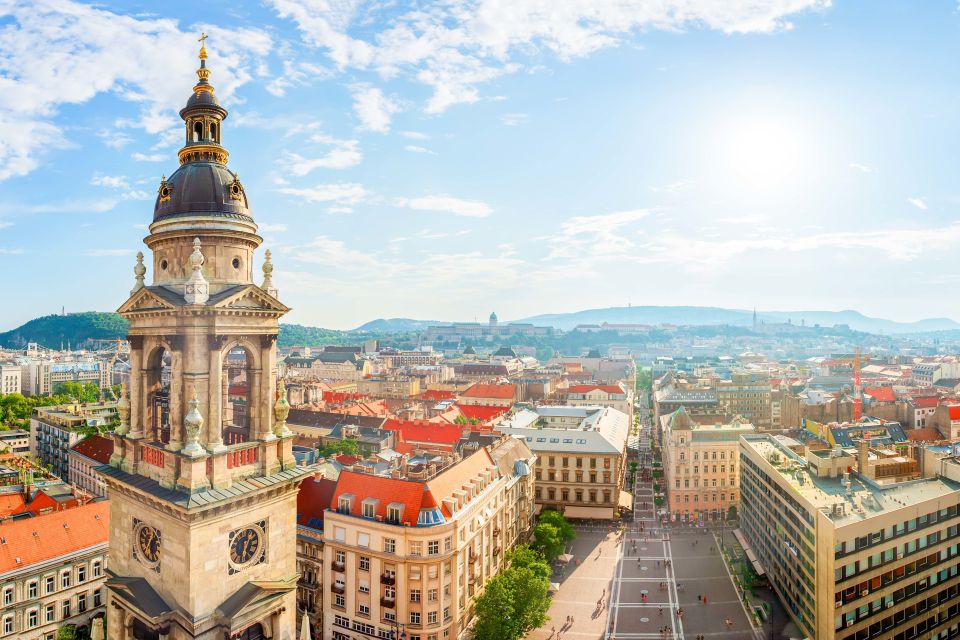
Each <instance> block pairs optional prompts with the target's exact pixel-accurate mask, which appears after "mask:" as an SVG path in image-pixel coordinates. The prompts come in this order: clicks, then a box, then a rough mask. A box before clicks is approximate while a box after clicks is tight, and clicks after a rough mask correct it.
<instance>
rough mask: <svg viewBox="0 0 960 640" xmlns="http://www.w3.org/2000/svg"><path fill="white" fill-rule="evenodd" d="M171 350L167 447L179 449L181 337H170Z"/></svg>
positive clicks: (181, 387) (182, 389) (181, 433)
mask: <svg viewBox="0 0 960 640" xmlns="http://www.w3.org/2000/svg"><path fill="white" fill-rule="evenodd" d="M170 345H171V347H172V351H171V353H170V398H169V406H168V411H169V415H170V444H168V445H167V449H169V450H170V451H179V450H180V448H181V447H182V446H183V394H184V388H183V387H184V384H183V373H184V366H183V365H184V362H183V338H182V337H181V336H174V337H171V338H170Z"/></svg>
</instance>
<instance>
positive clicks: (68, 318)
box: [0, 311, 380, 349]
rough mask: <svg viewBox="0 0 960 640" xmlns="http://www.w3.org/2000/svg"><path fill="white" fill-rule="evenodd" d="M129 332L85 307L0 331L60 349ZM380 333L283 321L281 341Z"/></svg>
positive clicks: (4, 339)
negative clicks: (356, 333) (364, 332)
mask: <svg viewBox="0 0 960 640" xmlns="http://www.w3.org/2000/svg"><path fill="white" fill-rule="evenodd" d="M126 335H127V321H126V320H124V319H123V318H121V317H120V316H119V315H118V314H116V313H104V312H99V311H85V312H83V313H68V314H66V315H50V316H43V317H42V318H34V319H33V320H30V321H29V322H27V323H25V324H23V325H21V326H19V327H17V328H16V329H12V330H10V331H7V332H5V333H0V347H8V348H24V347H26V346H27V343H28V342H36V343H38V344H39V345H41V346H43V347H47V348H48V349H59V348H60V347H61V345H62V346H64V347H66V346H67V344H68V343H69V345H70V346H71V347H73V348H87V349H90V348H96V347H97V346H104V345H103V344H101V343H98V342H96V341H97V340H115V339H117V338H125V337H126ZM370 337H380V336H379V334H374V335H365V336H357V335H355V334H351V333H349V332H347V331H336V330H334V329H323V328H321V327H307V326H304V325H300V324H281V325H280V337H279V338H278V340H277V343H278V344H279V345H280V346H282V347H286V346H293V345H301V346H319V345H323V344H347V343H355V342H357V341H358V340H360V341H362V340H363V339H366V338H370Z"/></svg>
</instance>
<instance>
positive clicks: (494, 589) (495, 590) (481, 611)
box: [473, 569, 523, 640]
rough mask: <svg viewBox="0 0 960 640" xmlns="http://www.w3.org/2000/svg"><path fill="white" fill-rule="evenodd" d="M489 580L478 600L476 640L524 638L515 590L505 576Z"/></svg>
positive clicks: (474, 632) (516, 639) (474, 631)
mask: <svg viewBox="0 0 960 640" xmlns="http://www.w3.org/2000/svg"><path fill="white" fill-rule="evenodd" d="M507 571H509V569H507V570H505V571H504V572H503V573H501V574H500V575H497V576H494V577H492V578H490V579H489V580H487V586H486V588H485V589H484V591H483V593H481V594H480V596H479V597H478V598H477V600H476V609H475V611H476V615H477V618H476V620H477V621H476V623H475V624H474V627H473V636H474V638H475V639H476V640H518V639H519V638H520V637H522V636H523V632H522V631H521V630H520V625H519V622H518V615H517V613H516V610H515V607H516V602H515V600H514V594H513V590H512V589H511V584H510V583H509V582H508V581H507V580H506V578H505V574H506V572H507Z"/></svg>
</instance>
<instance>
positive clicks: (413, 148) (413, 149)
mask: <svg viewBox="0 0 960 640" xmlns="http://www.w3.org/2000/svg"><path fill="white" fill-rule="evenodd" d="M404 150H406V151H409V152H411V153H425V154H427V155H431V156H435V155H437V152H436V151H432V150H430V149H427V148H426V147H418V146H417V145H415V144H408V145H407V146H405V147H404Z"/></svg>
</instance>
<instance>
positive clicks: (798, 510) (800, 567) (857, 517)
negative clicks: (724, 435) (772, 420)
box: [740, 434, 960, 640]
mask: <svg viewBox="0 0 960 640" xmlns="http://www.w3.org/2000/svg"><path fill="white" fill-rule="evenodd" d="M869 442H870V441H869V440H860V441H858V442H857V447H856V449H855V450H853V449H844V448H841V447H839V446H838V447H835V448H832V449H821V450H810V449H804V448H803V447H801V446H797V445H799V443H796V442H795V441H794V442H793V443H792V444H793V445H794V446H788V445H790V444H791V443H789V442H784V439H783V438H779V437H776V436H771V435H767V434H756V435H746V436H743V437H742V438H741V439H740V459H741V464H740V469H741V491H742V493H743V501H742V503H741V528H742V538H743V541H744V544H745V546H746V548H747V550H748V551H747V555H748V557H750V556H753V557H755V558H756V560H757V562H756V564H755V567H757V569H758V571H759V572H763V573H765V574H766V575H767V577H768V578H769V580H770V583H771V585H772V586H773V588H774V590H775V591H776V592H777V595H778V596H779V597H780V599H781V601H782V602H783V603H784V605H785V607H786V609H787V611H788V612H789V614H790V616H791V618H792V619H793V621H794V622H795V623H796V624H797V625H798V626H799V628H800V629H801V630H802V631H803V632H804V633H805V634H806V636H807V637H808V638H817V639H818V640H835V639H836V640H866V639H867V638H884V639H886V640H908V639H910V638H924V639H934V640H943V639H945V638H953V637H956V636H957V635H958V634H960V563H958V555H960V507H958V499H960V483H958V482H957V481H956V479H957V478H960V465H957V464H956V459H955V458H945V459H942V460H940V461H938V462H936V463H934V462H930V463H928V462H926V461H925V460H926V458H928V457H929V456H928V454H927V453H923V454H922V455H919V454H917V455H915V456H914V455H904V454H903V451H902V450H901V451H897V450H894V449H893V448H892V447H890V448H887V447H881V448H870V447H869V446H868V443H869ZM797 451H800V452H801V453H797ZM913 451H914V452H916V451H922V450H921V449H920V448H919V447H914V448H913ZM921 460H924V461H925V462H924V463H923V464H920V461H921ZM948 467H952V468H953V469H952V470H948V469H947V468H948ZM848 470H853V471H852V472H848Z"/></svg>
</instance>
